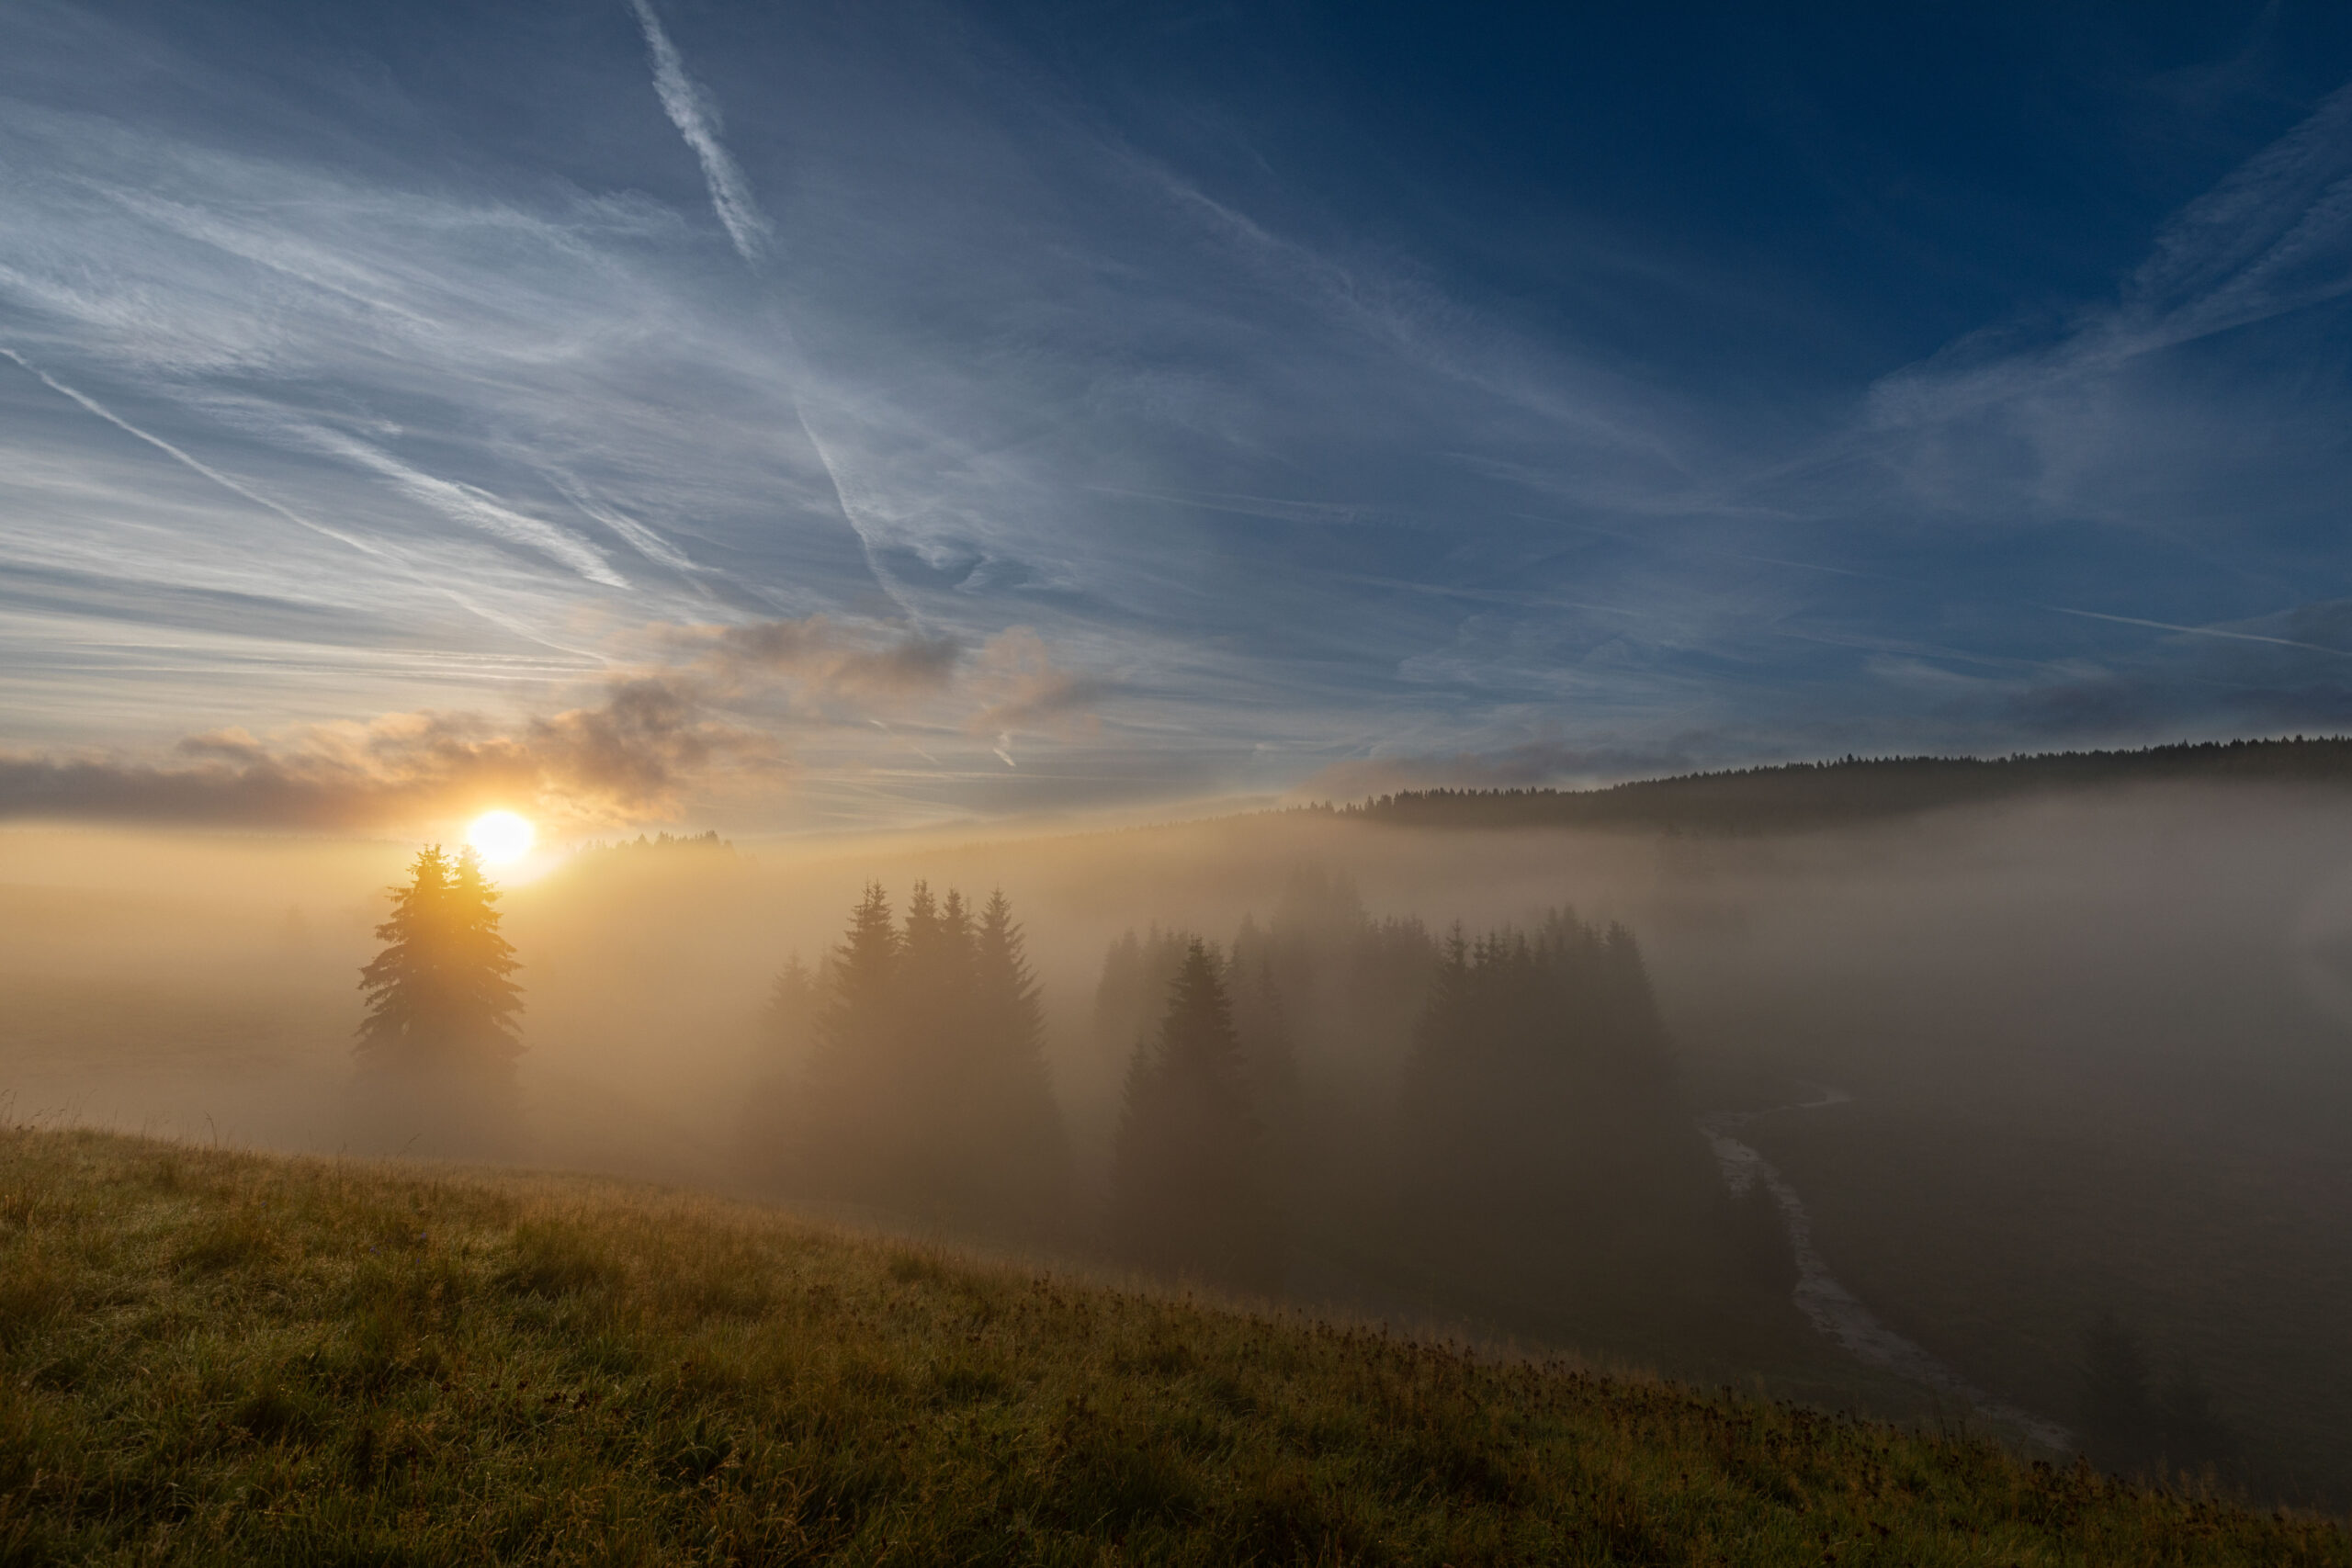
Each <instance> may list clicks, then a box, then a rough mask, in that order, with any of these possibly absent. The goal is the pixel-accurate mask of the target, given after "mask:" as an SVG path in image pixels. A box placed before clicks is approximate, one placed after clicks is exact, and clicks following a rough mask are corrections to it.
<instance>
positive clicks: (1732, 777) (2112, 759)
mask: <svg viewBox="0 0 2352 1568" xmlns="http://www.w3.org/2000/svg"><path fill="white" fill-rule="evenodd" d="M2134 784H2273V785H2324V786H2328V787H2333V788H2342V787H2344V786H2345V785H2346V784H2352V739H2344V738H2342V737H2326V738H2317V737H2315V738H2312V739H2304V738H2303V737H2301V736H2297V737H2296V738H2295V739H2291V740H2229V741H2202V742H2198V743H2195V744H2186V743H2184V744H2182V745H2177V746H2150V747H2146V748H2143V749H2142V750H2131V751H2052V752H2040V753H2035V754H2033V755H2028V756H2015V757H1848V758H1846V759H1844V760H1843V761H1830V762H1792V763H1789V764H1786V765H1784V766H1780V767H1762V768H1734V769H1728V770H1725V771H1724V772H1722V773H1683V774H1679V775H1677V776H1675V777H1672V778H1662V779H1638V780H1634V781H1633V782H1631V783H1628V784H1611V785H1609V786H1607V787H1606V788H1601V789H1570V790H1561V789H1487V790H1479V789H1430V790H1405V791H1400V792H1399V793H1397V794H1396V795H1382V796H1380V797H1379V798H1377V799H1374V800H1367V801H1363V802H1362V803H1360V804H1357V805H1352V806H1345V807H1340V808H1339V809H1340V812H1341V813H1343V814H1345V815H1349V816H1355V817H1362V818H1365V819H1367V820H1370V821H1374V822H1383V823H1389V824H1393V825H1396V826H1399V827H1412V828H1618V829H1664V830H1668V831H1674V832H1692V833H1770V832H1795V831H1804V830H1808V829H1824V828H1839V827H1849V826H1852V825H1854V824H1856V823H1861V822H1871V821H1875V820H1878V819H1880V818H1889V817H1905V816H1909V815H1912V814H1914V813H1917V812H1921V811H1933V810H1937V809H1939V808H1942V807H1954V806H1982V805H1987V804H1990V803H1992V802H1995V801H2003V800H2016V799H2021V798H2024V797H2027V796H2030V795H2055V794H2064V793H2070V792H2076V791H2083V790H2092V789H2118V788H2128V787H2130V786H2131V785H2134ZM1312 809H1317V810H1321V809H1329V808H1328V807H1314V808H1312Z"/></svg>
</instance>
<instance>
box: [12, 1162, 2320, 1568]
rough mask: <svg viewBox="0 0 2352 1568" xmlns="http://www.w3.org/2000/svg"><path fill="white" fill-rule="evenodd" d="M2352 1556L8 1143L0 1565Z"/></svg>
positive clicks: (261, 1181) (1524, 1367)
mask: <svg viewBox="0 0 2352 1568" xmlns="http://www.w3.org/2000/svg"><path fill="white" fill-rule="evenodd" d="M66 1561H71V1562H153V1561H169V1562H240V1563H243V1562H288V1563H333V1562H449V1563H458V1562H499V1561H527V1562H807V1561H840V1562H910V1563H962V1562H982V1563H985V1562H1090V1563H1107V1562H1201V1563H1224V1562H1426V1563H1455V1564H1468V1563H1474V1562H1645V1563H1682V1562H1694V1563H1695V1562H1758V1563H1782V1562H1786V1563H1800V1562H1801V1563H1821V1562H1840V1563H1885V1564H1896V1563H1901V1564H1939V1563H1954V1564H1957V1563H1983V1564H1993V1563H2062V1562H2100V1563H2105V1562H2148V1563H2209V1562H2210V1563H2232V1562H2249V1563H2251V1562H2262V1563H2287V1562H2343V1563H2352V1541H2347V1537H2346V1534H2345V1532H2344V1530H2343V1529H2342V1528H2341V1527H2340V1526H2339V1525H2338V1524H2336V1523H2335V1522H2334V1521H2330V1520H2325V1519H2319V1518H2313V1517H2300V1516H2285V1515H2279V1514H2277V1513H2260V1512H2253V1511H2248V1510H2245V1509H2241V1508H2238V1507H2235V1506H2230V1505H2228V1504H2227V1503H2224V1502H2222V1501H2218V1500H2216V1499H2213V1498H2211V1497H2208V1496H2203V1495H2196V1494H2194V1493H2154V1492H2149V1491H2145V1490H2142V1489H2138V1488H2135V1487H2132V1486H2130V1485H2127V1484H2124V1483H2119V1482H2113V1481H2109V1480H2107V1479H2104V1478H2101V1477H2098V1476H2096V1475H2094V1474H2092V1473H2090V1472H2087V1471H2085V1470H2080V1469H2075V1470H2064V1469H2053V1468H2051V1467H2049V1466H2046V1465H2035V1464H2030V1463H2026V1462H2022V1461H2018V1460H2016V1459H2013V1458H2011V1457H2010V1456H2008V1455H2007V1454H2005V1453H2003V1452H2002V1451H2001V1450H1998V1449H1996V1448H1994V1447H1991V1446H1989V1445H1986V1444H1985V1443H1982V1442H1979V1441H1977V1440H1974V1439H1972V1438H1958V1437H1936V1436H1925V1435H1915V1434H1906V1433H1904V1432H1900V1431H1897V1430H1895V1429H1893V1428H1891V1427H1879V1426H1872V1425H1869V1424H1863V1423H1857V1422H1854V1421H1850V1420H1844V1419H1838V1418H1833V1417H1829V1416H1822V1415H1819V1414H1816V1413H1814V1412H1811V1411H1807V1410H1804V1409H1800V1408H1796V1407H1792V1406H1787V1405H1776V1404H1766V1403H1759V1402H1755V1401H1750V1400H1744V1399H1740V1398H1736V1397H1734V1396H1732V1395H1729V1394H1727V1393H1726V1394H1724V1395H1720V1396H1717V1395H1710V1394H1705V1393H1696V1392H1693V1391H1691V1390H1687V1389H1682V1388H1679V1387H1675V1386H1672V1385H1669V1384H1665V1383H1660V1382H1648V1381H1644V1380H1640V1379H1632V1378H1621V1379H1610V1378H1603V1377H1599V1376H1595V1375H1592V1374H1590V1373H1589V1372H1586V1371H1581V1370H1579V1369H1577V1367H1575V1366H1572V1365H1568V1364H1565V1363H1554V1364H1548V1365H1547V1364H1534V1363H1531V1362H1524V1361H1509V1360H1502V1359H1478V1358H1474V1357H1471V1356H1469V1355H1466V1354H1464V1353H1461V1352H1459V1351H1456V1350H1453V1349H1451V1348H1444V1347H1440V1346H1432V1345H1427V1344H1417V1343H1411V1342H1406V1341H1400V1340H1396V1339H1391V1338H1387V1337H1383V1336H1382V1335H1380V1334H1378V1333H1374V1332H1368V1331H1365V1330H1363V1329H1361V1328H1351V1327H1347V1326H1341V1325H1328V1324H1316V1323H1311V1322H1307V1321H1304V1320H1301V1319H1298V1318H1295V1317H1283V1316H1278V1315H1265V1314H1256V1315H1253V1314H1247V1313H1243V1312H1239V1311H1236V1310H1233V1309H1231V1308H1228V1307H1225V1306H1221V1305H1216V1304H1210V1303H1199V1302H1194V1301H1192V1300H1188V1299H1185V1298H1183V1297H1182V1296H1181V1295H1179V1296H1170V1295H1167V1294H1162V1293H1156V1292H1146V1291H1120V1290H1114V1289H1109V1288H1105V1287H1103V1286H1101V1285H1097V1284H1091V1283H1087V1282H1084V1281H1081V1280H1075V1279H1071V1278H1068V1277H1055V1276H1041V1275H1039V1274H1036V1273H1035V1272H1034V1271H1032V1270H1029V1269H1019V1268H1013V1267H1010V1266H1005V1265H1000V1264H989V1263H984V1262H978V1261H973V1260H968V1259H963V1258H956V1257H954V1256H950V1255H945V1254H943V1253H940V1252H937V1251H935V1250H926V1249H922V1248H919V1247H909V1246H904V1245H894V1244H890V1243H887V1242H880V1241H875V1240H871V1239H861V1238H857V1237H853V1236H848V1235H839V1234H834V1233H831V1232H828V1231H824V1230H821V1229H819V1228H816V1227H813V1226H810V1225H809V1224H804V1223H800V1222H797V1221H794V1220H791V1219H788V1218H786V1217H782V1216H779V1215H775V1214H773V1213H766V1212H763V1211H760V1210H756V1209H751V1208H746V1207H741V1206H736V1205H729V1204H726V1203H722V1202H718V1201H710V1200H705V1199H698V1198H694V1197H688V1196H682V1195H678V1194H673V1193H666V1192H659V1191H648V1190H632V1189H624V1188H618V1187H614V1186H610V1185H605V1184H595V1183H587V1182H580V1181H565V1180H560V1179H541V1178H504V1177H496V1176H487V1175H472V1174H435V1173H432V1172H419V1171H415V1170H403V1169H399V1168H383V1167H371V1166H351V1165H338V1164H330V1163H323V1162H318V1161H308V1160H289V1159H275V1158H266V1157H262V1156H250V1155H241V1154H232V1153H223V1152H218V1151H210V1150H198V1149H191V1148H188V1147H185V1146H180V1145H167V1144H160V1143H154V1142H148V1141H141V1140H136V1139H130V1138H121V1137H114V1136H108V1135H103V1134H92V1133H46V1132H30V1131H24V1130H16V1131H10V1132H6V1133H0V1562H66Z"/></svg>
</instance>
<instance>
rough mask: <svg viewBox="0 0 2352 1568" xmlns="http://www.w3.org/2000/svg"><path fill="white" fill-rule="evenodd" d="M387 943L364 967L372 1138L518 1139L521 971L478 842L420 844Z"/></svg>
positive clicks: (395, 903)
mask: <svg viewBox="0 0 2352 1568" xmlns="http://www.w3.org/2000/svg"><path fill="white" fill-rule="evenodd" d="M390 895H391V900H392V912H391V915H390V918H389V919H386V920H385V921H384V922H383V923H382V924H381V925H379V926H378V927H377V928H376V937H377V940H378V941H379V942H383V943H384V944H385V946H384V950H383V951H382V952H381V953H378V954H377V955H376V957H375V958H374V959H373V960H372V961H370V962H369V963H368V964H367V965H365V966H364V967H363V968H362V969H361V970H360V971H359V987H360V989H361V990H362V991H364V992H366V993H367V998H368V1000H367V1007H368V1016H367V1018H366V1020H365V1021H362V1022H361V1024H360V1026H359V1038H358V1043H357V1046H356V1051H357V1055H358V1056H359V1061H360V1066H361V1069H362V1072H363V1075H364V1077H366V1079H367V1080H368V1103H367V1104H366V1105H365V1106H364V1107H363V1115H364V1116H365V1118H366V1120H367V1122H368V1123H369V1124H370V1125H369V1126H368V1127H367V1128H366V1129H364V1134H365V1135H367V1136H369V1137H371V1138H394V1139H399V1140H404V1141H402V1142H401V1143H400V1145H399V1146H401V1147H407V1146H410V1145H413V1144H414V1143H415V1142H417V1141H418V1140H420V1139H421V1140H423V1142H424V1148H423V1149H422V1150H421V1151H419V1152H424V1153H463V1154H484V1153H491V1152H495V1151H496V1150H498V1149H500V1148H503V1146H504V1145H506V1144H507V1143H508V1142H510V1141H511V1138H512V1135H513V1133H514V1127H513V1119H514V1115H515V1057H517V1056H518V1055H521V1054H522V1050H523V1046H522V1043H521V1041H520V1039H519V1038H518V1037H517V1034H518V1032H517V1030H516V1028H515V1014H517V1013H519V1012H521V1011H522V1010H523V999H522V987H519V986H517V985H516V984H515V980H514V975H515V970H516V969H518V968H520V967H521V965H520V964H517V963H516V961H515V949H514V946H513V945H512V944H511V943H509V942H507V940H506V939H505V938H504V937H503V936H502V935H500V934H499V931H498V910H497V908H496V907H495V906H496V905H497V902H498V889H497V887H496V886H493V885H492V883H491V881H490V880H489V878H487V877H485V876H484V875H482V872H481V859H480V858H479V857H478V856H477V855H476V854H475V853H474V852H473V851H471V850H464V851H460V852H458V854H457V855H456V856H455V857H452V856H450V855H448V854H447V853H446V852H443V850H442V849H441V847H440V846H439V845H437V844H435V845H431V846H428V847H427V848H425V849H424V850H422V851H420V852H418V853H417V857H416V863H415V864H414V865H413V867H412V868H411V874H410V877H409V880H408V882H407V884H406V885H405V886H397V887H393V888H391V889H390Z"/></svg>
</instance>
